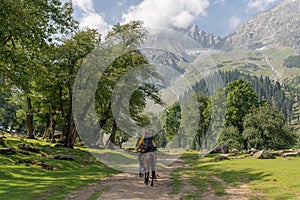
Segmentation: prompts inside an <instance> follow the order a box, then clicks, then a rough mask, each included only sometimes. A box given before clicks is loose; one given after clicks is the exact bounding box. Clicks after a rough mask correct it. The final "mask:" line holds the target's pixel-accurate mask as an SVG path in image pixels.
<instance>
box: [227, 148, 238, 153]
mask: <svg viewBox="0 0 300 200" xmlns="http://www.w3.org/2000/svg"><path fill="white" fill-rule="evenodd" d="M229 152H230V153H240V151H239V150H237V149H231V150H230V151H229Z"/></svg>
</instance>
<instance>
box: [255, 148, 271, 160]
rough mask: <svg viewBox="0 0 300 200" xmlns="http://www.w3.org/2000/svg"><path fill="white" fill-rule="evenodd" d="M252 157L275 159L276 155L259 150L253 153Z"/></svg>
mask: <svg viewBox="0 0 300 200" xmlns="http://www.w3.org/2000/svg"><path fill="white" fill-rule="evenodd" d="M253 158H255V159H275V158H276V157H275V156H274V155H273V154H272V153H270V152H268V151H266V150H261V151H258V152H256V153H255V154H254V155H253Z"/></svg>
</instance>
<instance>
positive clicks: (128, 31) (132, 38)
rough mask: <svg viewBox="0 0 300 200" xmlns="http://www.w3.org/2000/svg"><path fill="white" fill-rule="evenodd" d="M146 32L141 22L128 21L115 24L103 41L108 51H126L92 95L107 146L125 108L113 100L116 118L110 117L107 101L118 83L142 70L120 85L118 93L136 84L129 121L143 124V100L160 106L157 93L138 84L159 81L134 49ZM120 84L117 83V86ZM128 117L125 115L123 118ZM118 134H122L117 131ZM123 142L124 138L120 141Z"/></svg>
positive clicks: (112, 140) (110, 103)
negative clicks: (106, 138)
mask: <svg viewBox="0 0 300 200" xmlns="http://www.w3.org/2000/svg"><path fill="white" fill-rule="evenodd" d="M146 36H147V32H146V30H145V28H144V27H143V24H142V22H140V21H132V22H130V23H128V24H124V25H120V24H117V25H115V26H114V27H113V29H112V31H110V32H109V33H108V35H107V37H106V38H105V45H107V46H108V47H109V49H110V51H112V54H113V52H114V51H116V52H118V50H119V49H124V48H125V49H128V52H125V53H124V54H123V55H121V56H120V57H118V58H116V59H115V60H113V61H112V63H111V64H110V65H109V66H108V67H107V68H106V70H105V72H104V73H103V74H102V76H101V80H100V81H99V84H98V88H97V91H96V102H95V106H96V110H97V114H98V118H99V124H100V127H101V128H104V129H105V130H107V132H110V137H109V142H110V144H115V143H116V132H117V130H118V126H117V121H116V119H117V120H118V119H119V117H122V116H123V115H122V114H121V113H122V112H124V111H123V109H124V108H126V106H127V105H123V103H124V102H123V101H122V97H119V98H116V99H115V101H116V104H117V105H119V107H120V108H119V114H118V116H114V117H113V116H112V102H111V97H112V94H113V92H114V91H115V90H114V89H115V86H116V84H117V83H119V81H120V79H121V78H122V77H123V76H124V75H125V74H126V73H128V72H129V71H130V70H133V69H135V68H137V67H139V66H143V68H142V69H143V71H141V70H137V71H134V72H132V73H133V74H134V76H133V77H131V78H132V79H131V80H130V82H126V84H125V83H124V85H123V86H120V85H119V87H121V90H122V89H123V90H125V91H126V89H127V88H130V86H131V85H134V84H136V83H140V84H139V85H137V88H136V91H134V93H133V94H132V96H131V97H130V101H129V112H130V115H131V117H132V118H133V119H134V120H135V121H136V123H137V124H139V125H142V124H144V123H146V124H147V120H148V119H147V118H148V117H147V116H146V115H144V114H142V111H143V109H144V108H145V106H146V99H147V98H149V99H151V100H153V101H154V102H155V103H158V104H163V102H162V100H161V99H160V97H159V95H158V92H159V91H158V90H157V88H156V87H155V86H154V85H153V84H147V83H146V84H145V83H142V82H141V80H147V79H148V78H149V77H150V76H154V77H159V75H158V74H157V73H156V72H155V70H154V68H153V66H151V65H149V64H148V60H147V59H146V58H145V57H144V56H143V54H142V53H140V51H139V50H137V49H138V47H139V46H140V44H141V43H142V42H143V40H144V39H145V37H146ZM119 84H120V83H119ZM125 116H126V117H128V116H127V115H125ZM119 133H122V131H119ZM122 138H127V137H125V136H124V137H122Z"/></svg>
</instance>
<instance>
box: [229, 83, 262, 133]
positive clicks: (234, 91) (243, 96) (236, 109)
mask: <svg viewBox="0 0 300 200" xmlns="http://www.w3.org/2000/svg"><path fill="white" fill-rule="evenodd" d="M225 90H226V93H227V95H226V118H225V125H226V126H235V127H237V128H238V130H239V132H240V133H242V132H243V118H244V117H245V115H246V114H248V113H249V112H250V110H251V109H252V108H253V107H256V106H257V105H258V97H257V94H256V93H255V92H254V91H253V90H252V89H251V87H250V85H249V83H248V82H246V81H244V80H241V79H240V80H237V81H234V82H231V83H229V84H228V85H227V86H226V88H225Z"/></svg>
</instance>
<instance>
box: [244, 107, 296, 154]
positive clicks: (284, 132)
mask: <svg viewBox="0 0 300 200" xmlns="http://www.w3.org/2000/svg"><path fill="white" fill-rule="evenodd" d="M243 126H244V131H243V138H244V140H246V142H247V148H248V149H249V148H255V149H286V148H291V147H293V145H294V144H295V142H296V136H295V135H294V134H293V133H292V131H291V129H290V127H289V126H288V123H287V120H286V119H285V118H284V116H283V115H282V113H281V112H280V111H279V110H278V109H276V108H274V107H271V106H269V105H267V104H264V105H262V106H260V107H258V108H254V109H253V110H252V111H251V112H249V113H248V114H247V115H246V116H245V117H244V123H243Z"/></svg>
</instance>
